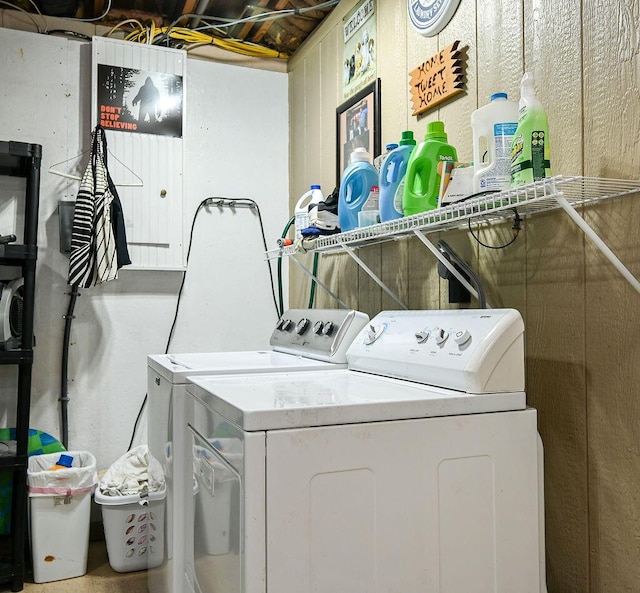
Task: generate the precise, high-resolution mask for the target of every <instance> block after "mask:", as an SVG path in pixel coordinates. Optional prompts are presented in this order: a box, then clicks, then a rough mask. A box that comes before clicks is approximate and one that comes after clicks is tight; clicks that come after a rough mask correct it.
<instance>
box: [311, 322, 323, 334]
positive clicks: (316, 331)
mask: <svg viewBox="0 0 640 593" xmlns="http://www.w3.org/2000/svg"><path fill="white" fill-rule="evenodd" d="M323 329H324V324H323V323H322V321H316V322H315V323H314V324H313V333H314V334H316V335H318V336H319V335H320V334H321V333H322V330H323Z"/></svg>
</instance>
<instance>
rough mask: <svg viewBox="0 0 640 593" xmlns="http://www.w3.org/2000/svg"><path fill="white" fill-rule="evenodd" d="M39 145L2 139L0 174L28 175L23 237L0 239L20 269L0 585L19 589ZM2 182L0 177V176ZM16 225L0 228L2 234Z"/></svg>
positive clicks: (0, 463) (1, 359)
mask: <svg viewBox="0 0 640 593" xmlns="http://www.w3.org/2000/svg"><path fill="white" fill-rule="evenodd" d="M41 159H42V146H40V145H39V144H27V143H24V142H3V141H0V176H12V177H23V178H25V179H26V187H25V192H24V194H25V195H24V200H25V203H24V230H23V236H22V243H21V244H18V243H14V242H11V243H5V244H0V266H11V267H18V268H20V270H21V273H22V280H23V283H24V284H23V289H22V291H23V292H22V298H23V308H22V338H21V340H20V342H19V344H18V345H17V347H14V346H15V345H14V344H11V345H10V346H9V348H8V349H7V348H2V349H1V350H0V364H2V365H17V370H18V383H17V394H16V454H15V455H14V456H10V457H5V456H3V457H0V471H10V472H11V473H12V476H13V480H12V500H11V530H10V533H9V535H8V536H7V537H5V538H4V539H5V541H4V542H3V545H2V548H1V549H0V586H5V585H7V584H9V585H10V586H11V591H22V589H23V587H24V576H25V564H26V553H25V549H26V542H27V538H26V528H27V463H28V441H29V411H30V405H31V370H32V366H33V345H34V344H33V313H34V300H35V299H34V297H35V285H36V258H37V254H38V247H37V243H38V207H39V200H40V162H41ZM0 184H2V177H0ZM15 232H17V229H3V228H0V234H1V235H7V234H10V233H15Z"/></svg>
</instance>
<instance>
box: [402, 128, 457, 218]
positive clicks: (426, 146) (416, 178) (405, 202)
mask: <svg viewBox="0 0 640 593" xmlns="http://www.w3.org/2000/svg"><path fill="white" fill-rule="evenodd" d="M457 160H458V153H457V152H456V149H455V148H454V147H453V146H451V145H450V144H448V143H447V134H446V133H445V131H444V123H443V122H441V121H433V122H430V123H429V124H427V133H426V134H425V137H424V141H423V142H421V143H420V144H419V145H418V146H416V148H415V150H414V151H413V153H412V154H411V158H410V159H409V163H408V165H407V174H406V176H405V182H404V193H403V196H402V209H403V211H404V215H405V216H411V215H412V214H418V213H419V212H426V211H427V210H433V209H434V208H437V206H438V194H439V193H440V179H441V176H442V170H443V167H444V162H445V161H453V162H456V161H457Z"/></svg>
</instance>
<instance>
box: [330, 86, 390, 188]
mask: <svg viewBox="0 0 640 593" xmlns="http://www.w3.org/2000/svg"><path fill="white" fill-rule="evenodd" d="M380 112H381V110H380V79H379V78H378V79H376V80H374V81H373V82H372V83H371V84H369V85H367V86H366V87H364V88H363V89H362V90H361V91H360V92H359V93H357V94H356V95H354V96H353V97H350V98H349V99H348V100H347V101H345V102H344V103H343V104H342V105H340V106H339V107H338V108H337V109H336V187H340V179H341V178H342V172H343V171H344V170H345V168H346V167H347V166H348V165H349V157H350V155H351V153H352V152H353V151H354V150H355V149H356V148H358V147H363V148H365V149H366V150H367V152H368V153H369V154H370V155H371V164H373V159H374V158H375V157H377V156H378V155H379V154H380V119H381V118H380Z"/></svg>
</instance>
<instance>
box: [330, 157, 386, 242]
mask: <svg viewBox="0 0 640 593" xmlns="http://www.w3.org/2000/svg"><path fill="white" fill-rule="evenodd" d="M374 185H378V172H377V171H376V168H375V167H374V166H373V165H372V164H371V155H370V154H369V153H368V152H367V151H366V149H365V148H356V149H355V150H354V151H353V152H352V153H351V158H350V164H349V166H348V167H347V168H346V169H345V170H344V173H343V174H342V182H341V183H340V193H339V195H338V224H339V225H340V230H341V231H342V232H343V233H346V232H347V231H351V230H353V229H355V228H356V227H357V226H358V212H360V210H362V206H363V205H364V203H365V202H366V201H367V198H368V197H369V193H370V192H371V188H372V187H373V186H374Z"/></svg>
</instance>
